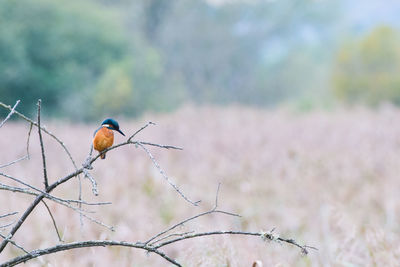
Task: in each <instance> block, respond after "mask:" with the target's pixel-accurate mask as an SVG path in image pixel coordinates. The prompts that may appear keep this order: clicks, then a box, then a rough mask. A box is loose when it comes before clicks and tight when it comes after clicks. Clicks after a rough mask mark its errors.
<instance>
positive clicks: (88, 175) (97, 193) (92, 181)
mask: <svg viewBox="0 0 400 267" xmlns="http://www.w3.org/2000/svg"><path fill="white" fill-rule="evenodd" d="M83 173H84V174H85V177H86V178H88V179H89V180H90V182H91V183H92V192H93V194H94V195H95V196H98V195H99V192H98V190H97V183H96V180H95V179H94V178H93V176H92V175H91V174H90V173H89V172H88V170H87V169H86V168H84V169H83Z"/></svg>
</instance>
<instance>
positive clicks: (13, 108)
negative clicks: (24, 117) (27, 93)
mask: <svg viewBox="0 0 400 267" xmlns="http://www.w3.org/2000/svg"><path fill="white" fill-rule="evenodd" d="M19 102H20V100H17V102H16V103H15V105H14V106H13V107H12V108H11V107H10V106H9V107H10V108H11V109H10V110H11V111H10V113H8V115H7V117H6V118H5V119H4V120H3V121H2V122H1V123H0V128H1V127H2V126H3V124H4V123H6V121H7V120H8V119H9V118H10V117H11V115H12V114H13V113H14V112H15V108H16V107H17V106H18V104H19Z"/></svg>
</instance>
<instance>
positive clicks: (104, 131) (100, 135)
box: [93, 118, 125, 159]
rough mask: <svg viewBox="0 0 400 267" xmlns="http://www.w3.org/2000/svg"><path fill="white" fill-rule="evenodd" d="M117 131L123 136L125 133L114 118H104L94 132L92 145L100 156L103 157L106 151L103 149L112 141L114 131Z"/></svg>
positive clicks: (110, 144)
mask: <svg viewBox="0 0 400 267" xmlns="http://www.w3.org/2000/svg"><path fill="white" fill-rule="evenodd" d="M113 131H117V132H119V133H120V134H122V135H123V136H125V134H124V133H123V132H122V131H121V130H120V129H119V124H118V122H117V121H116V120H114V119H111V118H109V119H105V120H104V121H103V123H102V124H101V126H100V127H99V128H98V129H97V130H96V131H95V132H94V138H93V147H94V149H96V150H97V151H99V153H100V158H101V159H105V158H106V153H103V151H104V150H105V149H107V148H109V147H110V146H112V144H113V143H114V133H113Z"/></svg>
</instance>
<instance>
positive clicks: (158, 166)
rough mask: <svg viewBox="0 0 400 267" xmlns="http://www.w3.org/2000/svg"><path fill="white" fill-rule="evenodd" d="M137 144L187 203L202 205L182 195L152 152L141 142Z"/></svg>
mask: <svg viewBox="0 0 400 267" xmlns="http://www.w3.org/2000/svg"><path fill="white" fill-rule="evenodd" d="M136 144H137V145H138V146H140V147H141V148H142V149H143V150H144V151H145V152H146V153H147V155H148V156H149V157H150V159H151V161H152V162H153V164H154V166H155V167H156V168H157V169H158V171H159V172H160V174H161V175H162V176H163V177H164V179H165V180H166V181H167V182H168V183H169V184H170V185H171V186H172V187H173V188H174V189H175V191H176V192H178V194H179V195H181V197H183V199H185V200H186V201H187V202H189V203H191V204H193V205H194V206H198V205H199V203H200V200H198V201H196V202H193V201H192V200H190V199H189V198H188V197H186V196H185V194H183V193H182V191H181V190H180V189H179V188H178V186H176V185H175V184H174V183H173V182H172V181H171V180H170V179H169V177H168V176H167V174H166V173H165V172H164V170H163V169H161V167H160V165H159V164H158V162H157V161H156V159H155V158H154V157H153V155H152V154H151V153H150V151H149V150H148V149H147V148H146V147H145V146H144V145H143V144H142V143H140V142H136Z"/></svg>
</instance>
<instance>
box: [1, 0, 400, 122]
mask: <svg viewBox="0 0 400 267" xmlns="http://www.w3.org/2000/svg"><path fill="white" fill-rule="evenodd" d="M399 10H400V4H399V3H398V2H397V1H389V0H388V1H384V2H383V1H373V0H371V1H361V0H357V1H350V2H349V1H342V0H334V1H329V0H269V1H267V0H265V1H261V0H253V1H244V0H243V1H240V0H236V1H234V0H208V1H184V0H172V1H162V0H138V1H127V0H115V1H108V0H93V1H76V0H72V1H64V0H61V1H57V2H54V1H51V0H21V1H11V0H4V1H1V3H0V70H1V72H0V95H1V99H2V101H3V102H5V103H10V104H11V103H14V102H15V101H16V99H21V100H22V104H21V105H20V107H19V109H20V110H21V111H23V112H28V113H29V112H32V110H33V109H34V106H35V103H36V100H37V99H38V98H41V99H42V100H43V104H44V106H45V108H44V112H46V114H47V115H48V116H52V117H56V118H69V119H71V118H73V119H74V120H76V119H79V120H85V121H87V120H96V121H98V120H100V119H102V118H103V117H104V116H105V115H106V114H107V115H110V114H111V115H121V114H123V115H125V116H126V117H133V116H139V115H141V114H142V113H144V112H146V111H155V112H165V111H172V110H175V109H177V108H179V107H180V106H182V105H184V104H186V103H191V104H199V105H203V104H207V105H209V104H212V105H230V104H240V105H246V106H257V107H263V108H271V107H276V106H279V105H290V106H293V107H295V108H298V109H300V110H309V109H313V108H321V107H322V108H330V107H332V106H335V105H337V104H338V103H339V104H341V103H345V104H365V105H371V106H376V105H378V104H380V103H382V102H390V103H394V104H399V103H400V75H398V74H399V71H400V60H399V59H400V38H399V29H398V28H399V24H400V19H399V17H398V11H399Z"/></svg>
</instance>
